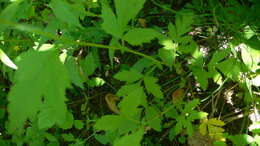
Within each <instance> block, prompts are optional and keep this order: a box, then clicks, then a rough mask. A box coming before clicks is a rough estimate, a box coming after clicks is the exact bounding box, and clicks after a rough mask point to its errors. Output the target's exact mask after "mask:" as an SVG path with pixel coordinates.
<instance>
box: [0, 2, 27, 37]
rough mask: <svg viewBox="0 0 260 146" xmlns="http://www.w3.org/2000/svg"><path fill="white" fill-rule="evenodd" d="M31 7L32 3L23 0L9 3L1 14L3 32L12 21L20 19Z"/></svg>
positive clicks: (0, 22) (0, 28) (0, 27)
mask: <svg viewBox="0 0 260 146" xmlns="http://www.w3.org/2000/svg"><path fill="white" fill-rule="evenodd" d="M30 7H31V5H30V3H28V2H27V1H23V0H16V1H14V2H12V3H11V4H10V5H8V6H7V7H6V8H5V9H4V10H3V11H2V12H1V14H0V32H3V31H4V30H5V29H6V27H8V25H9V24H10V23H14V22H17V21H19V19H21V18H22V17H23V16H24V15H26V11H27V10H30Z"/></svg>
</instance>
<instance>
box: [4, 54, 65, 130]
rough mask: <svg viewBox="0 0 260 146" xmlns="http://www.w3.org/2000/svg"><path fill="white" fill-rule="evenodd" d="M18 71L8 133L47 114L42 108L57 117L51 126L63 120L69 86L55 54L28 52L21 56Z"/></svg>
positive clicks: (10, 105) (63, 68)
mask: <svg viewBox="0 0 260 146" xmlns="http://www.w3.org/2000/svg"><path fill="white" fill-rule="evenodd" d="M18 68H19V69H18V70H17V71H16V73H15V76H14V86H13V87H12V88H11V91H10V92H9V95H8V100H9V105H8V110H9V131H10V132H15V130H18V129H21V128H22V127H23V124H24V122H25V121H26V119H27V118H29V119H31V118H34V117H35V116H36V115H37V113H38V112H40V114H41V115H42V114H43V113H44V112H46V111H42V108H41V107H48V109H51V110H52V112H50V113H49V116H51V117H54V118H52V119H51V120H52V121H49V122H50V123H51V124H53V123H61V122H62V121H64V120H65V117H66V112H67V109H66V104H65V100H66V98H65V90H66V88H67V87H69V85H70V84H69V78H68V75H67V72H66V68H65V67H64V66H63V64H62V63H61V62H60V60H59V57H58V55H57V53H56V51H45V52H38V51H34V50H31V51H28V52H26V53H24V54H23V55H22V56H21V61H20V62H19V63H18ZM46 110H47V109H46ZM42 112H43V113H42ZM42 120H43V119H42ZM44 121H45V120H44ZM51 124H48V126H51ZM44 127H45V126H44Z"/></svg>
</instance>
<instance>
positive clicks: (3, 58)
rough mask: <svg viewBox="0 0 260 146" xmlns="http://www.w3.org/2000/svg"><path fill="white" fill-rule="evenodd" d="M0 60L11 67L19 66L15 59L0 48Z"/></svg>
mask: <svg viewBox="0 0 260 146" xmlns="http://www.w3.org/2000/svg"><path fill="white" fill-rule="evenodd" d="M0 60H1V61H2V62H3V63H4V64H5V65H7V66H8V67H11V68H13V69H17V66H16V65H15V64H14V63H13V61H12V60H11V59H10V58H9V57H8V56H7V55H6V54H5V52H4V51H3V50H2V49H0Z"/></svg>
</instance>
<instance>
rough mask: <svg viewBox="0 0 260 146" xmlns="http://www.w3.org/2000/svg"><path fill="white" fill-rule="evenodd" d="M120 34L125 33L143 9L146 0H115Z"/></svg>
mask: <svg viewBox="0 0 260 146" xmlns="http://www.w3.org/2000/svg"><path fill="white" fill-rule="evenodd" d="M114 3H115V7H116V14H117V20H118V26H119V30H120V32H124V31H125V29H126V26H127V24H128V22H129V21H130V20H131V19H133V18H134V17H135V16H136V15H137V14H138V12H139V11H140V10H141V9H142V7H143V5H144V3H145V0H128V1H127V2H126V1H125V0H114ZM117 29H118V28H117Z"/></svg>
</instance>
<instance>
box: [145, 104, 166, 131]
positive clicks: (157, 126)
mask: <svg viewBox="0 0 260 146" xmlns="http://www.w3.org/2000/svg"><path fill="white" fill-rule="evenodd" d="M145 116H146V120H147V123H148V125H149V126H150V127H151V128H153V129H154V130H156V131H161V129H162V127H161V118H160V116H159V112H158V110H157V109H156V108H154V107H151V106H150V107H148V108H146V115H145Z"/></svg>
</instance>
